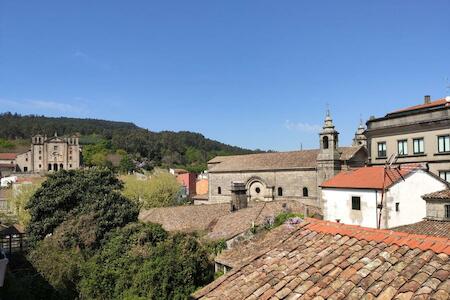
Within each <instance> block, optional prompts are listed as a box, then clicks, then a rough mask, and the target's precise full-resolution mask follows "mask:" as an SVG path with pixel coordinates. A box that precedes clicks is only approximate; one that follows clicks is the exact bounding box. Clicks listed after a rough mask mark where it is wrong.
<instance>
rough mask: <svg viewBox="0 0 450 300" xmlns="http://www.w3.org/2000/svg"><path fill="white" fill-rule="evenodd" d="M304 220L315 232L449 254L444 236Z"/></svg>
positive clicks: (448, 240) (449, 243) (449, 246)
mask: <svg viewBox="0 0 450 300" xmlns="http://www.w3.org/2000/svg"><path fill="white" fill-rule="evenodd" d="M305 220H306V221H308V222H309V223H308V224H307V225H305V226H304V228H307V229H309V230H311V231H315V232H317V233H324V234H333V235H336V234H339V235H342V236H348V237H352V238H355V239H357V240H365V241H368V242H370V241H375V242H378V243H385V244H387V245H391V246H392V245H397V246H400V247H401V246H407V247H408V248H411V249H420V250H424V251H426V250H431V251H433V252H435V253H438V254H439V253H445V254H447V255H450V239H447V238H444V237H435V236H429V235H420V234H413V233H406V232H397V231H393V230H388V229H374V228H368V227H362V226H358V225H349V224H343V223H336V222H330V221H324V220H317V219H312V218H306V219H305Z"/></svg>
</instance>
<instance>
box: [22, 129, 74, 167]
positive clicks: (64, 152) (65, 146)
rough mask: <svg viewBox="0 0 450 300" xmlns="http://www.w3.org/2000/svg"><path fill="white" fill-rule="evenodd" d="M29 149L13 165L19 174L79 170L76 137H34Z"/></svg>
mask: <svg viewBox="0 0 450 300" xmlns="http://www.w3.org/2000/svg"><path fill="white" fill-rule="evenodd" d="M31 141H32V143H31V148H30V150H28V151H27V152H25V153H22V154H18V155H17V157H16V159H15V163H16V165H17V169H18V171H19V172H31V173H42V172H49V171H58V170H61V169H65V170H72V169H79V168H80V163H81V148H80V144H79V138H78V137H76V136H72V137H68V138H62V137H58V135H57V134H56V133H55V136H53V137H50V138H47V136H42V135H35V136H33V137H32V139H31Z"/></svg>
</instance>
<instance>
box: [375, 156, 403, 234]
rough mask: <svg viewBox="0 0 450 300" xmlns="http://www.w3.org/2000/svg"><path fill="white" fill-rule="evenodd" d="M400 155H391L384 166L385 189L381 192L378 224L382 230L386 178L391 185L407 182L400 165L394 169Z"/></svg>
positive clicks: (384, 187) (384, 186)
mask: <svg viewBox="0 0 450 300" xmlns="http://www.w3.org/2000/svg"><path fill="white" fill-rule="evenodd" d="M397 160H398V155H397V154H391V156H389V158H388V159H387V160H386V164H385V166H384V172H383V188H382V190H381V202H380V204H377V208H378V220H377V221H378V222H377V223H378V224H377V228H378V229H380V228H381V218H382V216H383V214H382V212H383V207H384V198H385V194H386V178H388V179H389V180H390V182H391V183H393V182H395V181H397V180H398V179H401V180H405V178H404V177H403V175H402V173H401V172H400V165H397V166H395V167H393V165H395V164H396V163H397Z"/></svg>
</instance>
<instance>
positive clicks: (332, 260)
mask: <svg viewBox="0 0 450 300" xmlns="http://www.w3.org/2000/svg"><path fill="white" fill-rule="evenodd" d="M282 226H283V227H282V228H281V229H279V230H278V232H277V234H268V235H267V237H265V238H264V239H263V240H262V241H257V242H256V243H261V242H262V243H264V244H265V246H263V247H258V245H256V244H254V245H253V246H254V247H253V248H254V249H256V250H255V251H254V255H253V256H251V257H247V258H246V259H245V260H243V261H242V262H241V263H240V264H237V266H236V267H235V268H233V269H232V270H231V271H230V272H228V273H227V274H225V275H223V276H221V277H219V278H218V279H217V280H215V281H214V282H212V283H211V284H209V285H207V286H206V287H204V288H203V289H201V290H199V291H197V292H195V293H194V294H193V295H192V298H194V299H236V300H239V299H269V298H270V299H312V298H314V297H316V298H314V299H321V300H323V299H375V298H376V297H378V299H394V298H395V299H411V298H413V297H414V296H419V295H420V297H419V298H417V299H428V298H432V299H448V298H449V296H450V279H449V275H450V260H449V255H450V240H449V239H446V238H436V237H430V236H423V235H415V234H407V233H403V232H394V231H391V230H377V229H371V228H364V227H359V226H352V225H344V224H339V223H333V222H327V221H320V220H314V219H306V220H305V221H304V222H302V223H300V224H285V225H282ZM248 248H249V249H250V248H251V247H250V245H248ZM240 250H241V249H240V248H237V249H234V251H240ZM230 251H233V250H230ZM433 297H434V298H433Z"/></svg>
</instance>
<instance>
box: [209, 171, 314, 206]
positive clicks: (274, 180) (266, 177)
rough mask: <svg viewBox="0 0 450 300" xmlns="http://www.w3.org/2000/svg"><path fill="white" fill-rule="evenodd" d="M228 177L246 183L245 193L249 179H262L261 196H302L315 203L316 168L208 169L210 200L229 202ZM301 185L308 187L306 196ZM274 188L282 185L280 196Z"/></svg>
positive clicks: (300, 197) (267, 198) (285, 198)
mask: <svg viewBox="0 0 450 300" xmlns="http://www.w3.org/2000/svg"><path fill="white" fill-rule="evenodd" d="M232 181H242V182H244V183H246V185H247V189H248V194H249V193H250V192H251V191H250V190H251V189H250V188H249V187H250V186H249V185H251V183H252V182H260V183H262V185H263V186H264V187H265V188H266V190H261V193H262V194H263V197H264V199H261V200H302V201H303V202H304V203H305V204H308V205H315V206H317V205H318V202H317V185H318V184H317V171H316V170H315V169H307V170H285V171H260V172H233V173H231V172H230V173H227V172H223V173H214V172H213V173H209V201H210V202H212V203H220V202H229V201H230V199H231V192H230V188H231V182H232ZM304 187H306V188H307V189H308V197H304V196H303V188H304ZM219 188H220V190H221V193H220V194H219ZM278 188H281V189H282V196H278ZM250 200H251V199H250Z"/></svg>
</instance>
